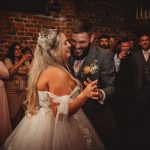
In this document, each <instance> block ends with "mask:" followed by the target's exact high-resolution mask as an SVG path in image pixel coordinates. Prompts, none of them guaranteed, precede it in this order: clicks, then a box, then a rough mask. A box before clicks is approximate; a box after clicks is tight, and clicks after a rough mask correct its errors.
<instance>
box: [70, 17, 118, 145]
mask: <svg viewBox="0 0 150 150" xmlns="http://www.w3.org/2000/svg"><path fill="white" fill-rule="evenodd" d="M92 30H93V28H92V24H91V22H90V21H89V20H86V19H75V20H74V22H73V26H72V35H71V45H72V57H71V59H70V66H71V69H72V72H73V74H74V75H75V77H76V78H78V79H79V80H80V81H81V82H82V83H83V82H84V81H85V80H87V78H90V80H95V79H97V80H98V89H99V90H98V91H99V99H98V100H92V101H91V100H88V101H87V102H86V103H85V105H84V106H83V110H84V112H85V114H86V115H87V117H88V118H89V119H90V120H91V122H92V124H93V125H94V127H95V129H96V131H97V132H98V134H99V135H100V137H101V139H102V140H103V142H104V144H106V146H108V148H109V146H110V145H111V144H110V137H111V136H112V132H113V129H114V128H115V120H114V116H113V112H112V109H111V107H110V104H109V103H110V102H109V99H110V98H111V96H112V94H113V92H114V80H115V65H114V59H113V54H112V53H111V52H109V51H106V50H105V49H103V48H99V47H96V46H94V45H93V44H92V43H93V40H94V38H95V36H94V34H93V31H92ZM90 80H88V82H90ZM110 147H111V146H110Z"/></svg>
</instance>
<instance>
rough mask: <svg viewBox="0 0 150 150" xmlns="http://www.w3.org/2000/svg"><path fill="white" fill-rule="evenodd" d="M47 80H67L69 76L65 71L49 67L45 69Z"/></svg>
mask: <svg viewBox="0 0 150 150" xmlns="http://www.w3.org/2000/svg"><path fill="white" fill-rule="evenodd" d="M45 73H46V74H47V77H48V79H52V80H55V81H56V80H69V79H70V78H69V76H68V74H67V73H66V71H65V70H63V69H61V68H57V67H49V68H47V69H46V72H45Z"/></svg>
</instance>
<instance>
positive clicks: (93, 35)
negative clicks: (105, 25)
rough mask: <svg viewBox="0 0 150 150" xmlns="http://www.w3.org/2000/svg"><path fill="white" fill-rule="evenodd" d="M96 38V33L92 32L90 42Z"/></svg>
mask: <svg viewBox="0 0 150 150" xmlns="http://www.w3.org/2000/svg"><path fill="white" fill-rule="evenodd" d="M94 39H95V34H94V33H92V34H91V37H90V43H93V41H94Z"/></svg>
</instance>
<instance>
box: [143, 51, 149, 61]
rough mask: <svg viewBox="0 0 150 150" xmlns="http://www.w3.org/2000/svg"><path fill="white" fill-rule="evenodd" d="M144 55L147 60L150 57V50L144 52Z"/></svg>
mask: <svg viewBox="0 0 150 150" xmlns="http://www.w3.org/2000/svg"><path fill="white" fill-rule="evenodd" d="M144 57H145V60H146V61H147V60H148V57H149V52H144Z"/></svg>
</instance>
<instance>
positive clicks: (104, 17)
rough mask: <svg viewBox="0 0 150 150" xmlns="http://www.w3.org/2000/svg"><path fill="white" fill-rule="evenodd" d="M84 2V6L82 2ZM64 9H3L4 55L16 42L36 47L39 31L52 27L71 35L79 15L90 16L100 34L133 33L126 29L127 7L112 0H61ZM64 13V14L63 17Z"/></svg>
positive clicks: (0, 45)
mask: <svg viewBox="0 0 150 150" xmlns="http://www.w3.org/2000/svg"><path fill="white" fill-rule="evenodd" d="M82 1H83V5H81V2H82ZM60 3H61V11H60V12H55V11H54V12H50V13H49V15H47V16H46V15H44V14H37V13H36V14H35V13H23V12H8V11H7V12H6V11H0V58H2V57H3V56H4V55H5V54H6V52H7V49H8V47H9V46H10V44H11V43H12V42H15V41H18V42H20V43H21V44H22V45H23V46H29V47H30V48H31V49H34V47H35V44H36V39H37V35H38V32H39V31H40V30H41V29H42V28H50V27H52V26H54V27H56V28H59V29H61V30H63V31H64V32H65V33H66V34H67V36H69V35H70V33H71V30H70V27H71V25H72V20H73V18H74V17H75V16H82V17H86V18H90V19H91V20H92V22H93V24H94V30H95V33H96V37H98V36H99V35H100V34H102V33H108V34H113V35H116V37H117V38H120V37H122V36H125V35H127V34H132V32H130V31H127V30H126V29H125V18H124V13H125V12H124V10H125V9H124V7H123V6H122V5H120V4H118V5H116V3H115V1H114V2H113V1H112V2H109V0H93V1H91V0H76V1H75V2H73V1H72V0H61V1H60ZM62 16H63V17H62Z"/></svg>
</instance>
